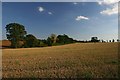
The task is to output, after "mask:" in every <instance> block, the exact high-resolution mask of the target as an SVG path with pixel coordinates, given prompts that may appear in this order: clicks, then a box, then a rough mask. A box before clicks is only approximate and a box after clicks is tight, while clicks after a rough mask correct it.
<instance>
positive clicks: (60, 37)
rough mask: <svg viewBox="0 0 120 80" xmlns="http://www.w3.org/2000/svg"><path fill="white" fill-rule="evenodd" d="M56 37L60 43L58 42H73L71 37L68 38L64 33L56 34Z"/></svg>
mask: <svg viewBox="0 0 120 80" xmlns="http://www.w3.org/2000/svg"><path fill="white" fill-rule="evenodd" d="M57 38H58V41H57V43H60V44H69V43H73V42H75V40H73V39H72V38H69V37H68V36H67V35H65V34H64V35H58V36H57Z"/></svg>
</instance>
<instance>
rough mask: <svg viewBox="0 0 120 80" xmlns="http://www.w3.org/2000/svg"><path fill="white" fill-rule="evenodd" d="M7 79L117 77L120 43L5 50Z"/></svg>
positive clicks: (4, 62)
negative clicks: (119, 45)
mask: <svg viewBox="0 0 120 80" xmlns="http://www.w3.org/2000/svg"><path fill="white" fill-rule="evenodd" d="M2 63H3V64H2V66H3V67H2V70H3V73H2V74H3V78H46V77H47V78H70V77H71V78H117V77H118V64H119V62H118V43H75V44H68V45H62V46H52V47H44V48H20V49H3V57H2Z"/></svg>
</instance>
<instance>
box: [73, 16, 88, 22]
mask: <svg viewBox="0 0 120 80" xmlns="http://www.w3.org/2000/svg"><path fill="white" fill-rule="evenodd" d="M75 20H76V21H80V20H89V18H88V17H85V16H77V17H76V19H75Z"/></svg>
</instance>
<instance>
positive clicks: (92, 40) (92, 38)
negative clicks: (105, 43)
mask: <svg viewBox="0 0 120 80" xmlns="http://www.w3.org/2000/svg"><path fill="white" fill-rule="evenodd" d="M99 41H100V40H98V38H97V37H91V42H99Z"/></svg>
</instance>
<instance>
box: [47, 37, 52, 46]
mask: <svg viewBox="0 0 120 80" xmlns="http://www.w3.org/2000/svg"><path fill="white" fill-rule="evenodd" d="M47 44H48V46H52V40H51V38H50V37H48V38H47Z"/></svg>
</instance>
